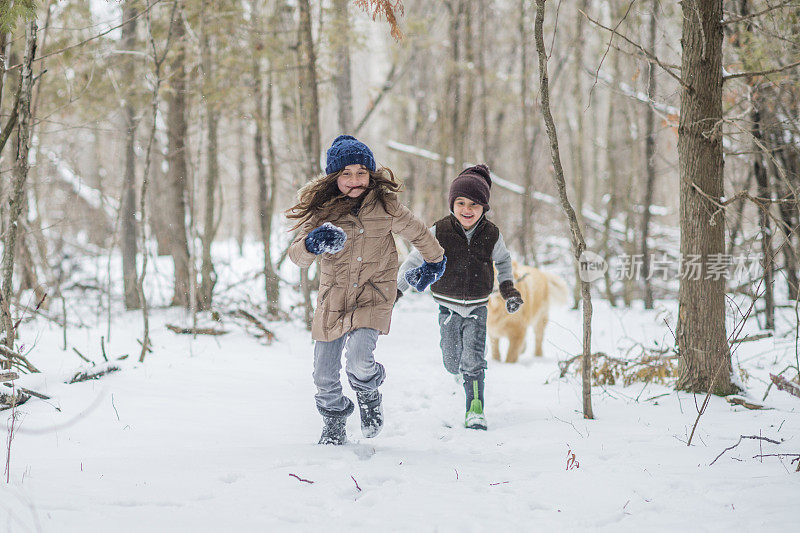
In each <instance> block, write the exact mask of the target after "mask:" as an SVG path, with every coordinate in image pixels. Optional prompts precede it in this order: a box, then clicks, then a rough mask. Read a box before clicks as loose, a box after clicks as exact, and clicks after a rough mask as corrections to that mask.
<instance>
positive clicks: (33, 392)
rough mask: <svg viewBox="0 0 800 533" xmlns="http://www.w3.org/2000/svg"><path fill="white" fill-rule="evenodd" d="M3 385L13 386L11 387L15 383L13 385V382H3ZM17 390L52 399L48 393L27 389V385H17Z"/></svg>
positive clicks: (44, 398)
mask: <svg viewBox="0 0 800 533" xmlns="http://www.w3.org/2000/svg"><path fill="white" fill-rule="evenodd" d="M3 385H5V386H6V387H11V388H13V387H14V385H12V384H11V383H3ZM17 390H19V391H20V392H24V393H25V394H29V395H31V396H36V397H37V398H39V399H42V400H49V399H50V396H48V395H46V394H42V393H41V392H36V391H35V390H31V389H26V388H25V387H17Z"/></svg>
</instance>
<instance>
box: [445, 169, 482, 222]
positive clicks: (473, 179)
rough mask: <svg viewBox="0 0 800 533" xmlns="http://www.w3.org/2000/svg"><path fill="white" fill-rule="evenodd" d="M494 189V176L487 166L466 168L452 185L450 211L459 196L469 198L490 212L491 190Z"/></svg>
mask: <svg viewBox="0 0 800 533" xmlns="http://www.w3.org/2000/svg"><path fill="white" fill-rule="evenodd" d="M491 188H492V176H491V172H490V171H489V167H487V166H486V165H475V166H474V167H469V168H465V169H464V170H463V171H462V172H461V174H459V175H458V176H456V179H454V180H453V183H451V184H450V197H449V199H450V211H452V210H453V204H454V203H455V201H456V198H458V197H459V196H461V197H463V198H468V199H470V200H472V201H473V202H475V203H476V204H479V205H481V206H483V211H484V212H486V211H488V210H489V190H490V189H491Z"/></svg>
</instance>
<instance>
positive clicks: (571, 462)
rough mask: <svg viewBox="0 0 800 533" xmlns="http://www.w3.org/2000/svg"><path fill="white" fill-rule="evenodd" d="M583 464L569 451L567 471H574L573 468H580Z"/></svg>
mask: <svg viewBox="0 0 800 533" xmlns="http://www.w3.org/2000/svg"><path fill="white" fill-rule="evenodd" d="M580 467H581V464H580V463H579V462H578V460H577V459H575V454H574V453H572V450H571V449H570V450H567V470H572V469H573V468H580Z"/></svg>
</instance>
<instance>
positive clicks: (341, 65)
mask: <svg viewBox="0 0 800 533" xmlns="http://www.w3.org/2000/svg"><path fill="white" fill-rule="evenodd" d="M349 3H350V2H349V0H333V9H334V12H335V17H336V27H335V28H334V33H335V35H336V50H335V55H334V57H335V61H336V73H335V74H334V77H333V83H334V86H335V88H336V102H337V104H338V108H337V109H338V112H339V115H338V116H339V131H340V132H343V133H350V132H352V131H353V91H352V89H351V84H350V79H351V76H350V38H351V37H350V36H351V32H350V18H349V17H348V15H347V4H349Z"/></svg>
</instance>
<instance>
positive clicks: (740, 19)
mask: <svg viewBox="0 0 800 533" xmlns="http://www.w3.org/2000/svg"><path fill="white" fill-rule="evenodd" d="M792 2H793V0H787V1H786V2H784V3H782V4H777V5H774V6H769V7H767V8H766V9H762V10H761V11H757V12H755V13H750V14H749V15H742V16H740V17H733V18H731V19H728V20H723V21H722V24H723V25H725V24H736V23H737V22H743V21H746V20H751V19H754V18H758V17H760V16H761V15H764V14H766V13H769V12H770V11H774V10H776V9H783V8H784V7H798V6H800V4H794V5H793V6H791V5H790V4H791V3H792Z"/></svg>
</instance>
